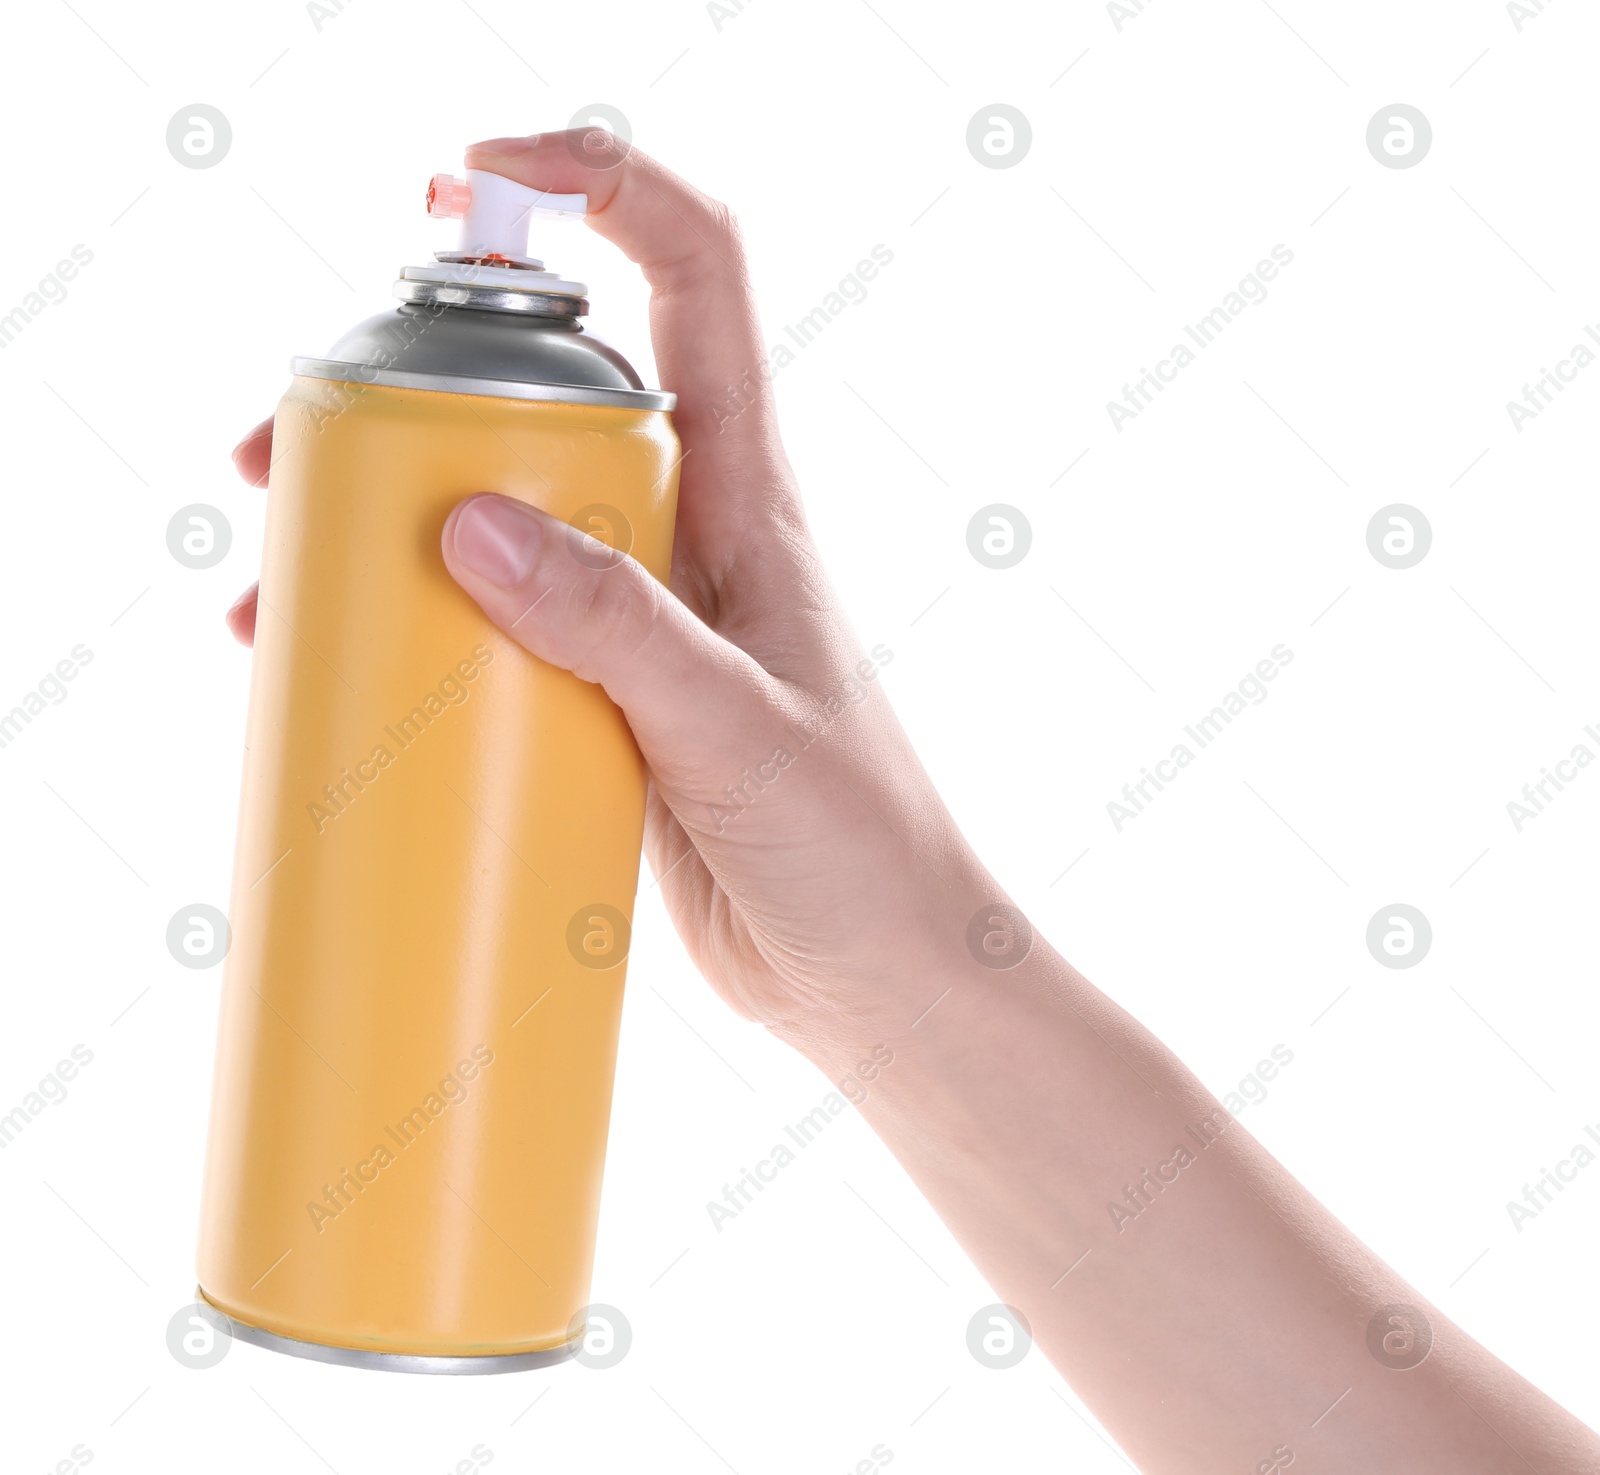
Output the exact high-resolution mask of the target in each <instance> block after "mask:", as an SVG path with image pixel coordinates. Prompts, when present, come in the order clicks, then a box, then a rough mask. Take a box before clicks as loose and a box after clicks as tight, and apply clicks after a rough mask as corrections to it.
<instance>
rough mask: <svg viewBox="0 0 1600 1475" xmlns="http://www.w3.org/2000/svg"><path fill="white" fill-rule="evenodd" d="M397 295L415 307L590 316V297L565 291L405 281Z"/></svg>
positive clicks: (551, 316) (399, 287)
mask: <svg viewBox="0 0 1600 1475" xmlns="http://www.w3.org/2000/svg"><path fill="white" fill-rule="evenodd" d="M394 295H395V296H396V297H398V298H399V299H400V301H402V302H409V303H411V304H413V305H414V306H426V305H427V304H428V303H430V302H440V303H443V304H444V305H445V306H446V307H476V308H479V309H482V310H486V311H489V312H520V313H527V314H528V315H529V316H531V317H541V318H581V317H587V316H588V314H589V299H588V298H587V297H569V296H567V295H566V294H565V293H562V292H524V291H512V290H511V289H509V288H504V287H479V286H473V285H471V284H469V283H459V282H458V283H448V282H408V281H405V280H404V279H402V280H400V281H398V282H396V283H395V284H394Z"/></svg>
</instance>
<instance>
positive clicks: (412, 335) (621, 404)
mask: <svg viewBox="0 0 1600 1475" xmlns="http://www.w3.org/2000/svg"><path fill="white" fill-rule="evenodd" d="M440 260H441V262H442V263H444V265H443V267H442V268H441V267H425V268H416V267H408V268H406V269H405V271H404V272H403V273H402V275H401V277H400V280H399V281H398V282H396V283H395V289H394V290H395V295H396V296H397V297H399V298H400V299H401V305H400V306H399V307H396V308H393V309H391V310H390V311H388V312H381V313H378V314H376V315H375V316H373V317H370V318H368V319H366V321H365V322H361V323H358V324H357V325H356V326H355V327H353V328H352V329H351V330H350V331H349V332H348V333H346V334H345V335H344V336H343V337H342V338H340V339H339V341H338V342H337V343H335V344H334V345H333V347H332V348H330V349H329V350H328V352H327V354H326V356H324V357H321V358H295V359H291V360H290V368H291V370H292V372H293V373H295V374H299V375H304V376H306V377H309V378H313V379H333V380H338V381H340V382H342V383H351V384H386V385H391V386H394V387H396V388H401V389H428V390H434V391H438V392H442V393H447V394H482V395H491V396H495V397H499V398H505V399H522V400H543V401H547V402H555V403H562V404H586V405H612V406H616V407H618V408H623V409H635V410H671V409H673V408H675V407H676V405H677V402H678V397H677V396H676V395H675V394H670V393H667V392H666V391H664V390H654V389H646V388H645V387H644V384H643V381H642V380H641V379H640V378H639V376H638V374H637V373H635V372H634V369H633V367H632V365H630V364H629V363H628V361H627V360H626V359H625V358H623V356H622V355H621V354H620V353H618V352H617V351H616V349H614V348H612V347H611V346H610V345H609V344H607V343H604V342H602V341H601V340H600V339H599V338H596V337H595V336H594V335H593V334H592V333H590V332H588V331H587V330H586V329H585V328H584V326H583V324H582V323H581V322H579V318H580V317H581V316H582V314H583V313H585V312H586V311H587V310H588V306H589V304H588V302H587V301H585V300H584V299H583V297H582V296H581V295H577V294H581V293H582V291H583V290H584V289H583V288H582V286H581V285H579V284H575V283H568V282H564V281H561V280H560V279H559V278H556V277H555V276H554V274H553V273H549V272H545V271H542V270H538V269H534V270H529V271H527V272H526V273H524V272H522V271H520V270H508V269H506V268H504V267H500V266H498V265H490V264H488V263H470V262H463V261H461V260H460V258H445V257H443V256H441V258H440ZM563 288H565V289H568V290H565V291H563V290H562V289H563Z"/></svg>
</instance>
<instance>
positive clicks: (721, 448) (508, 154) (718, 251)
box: [466, 128, 782, 492]
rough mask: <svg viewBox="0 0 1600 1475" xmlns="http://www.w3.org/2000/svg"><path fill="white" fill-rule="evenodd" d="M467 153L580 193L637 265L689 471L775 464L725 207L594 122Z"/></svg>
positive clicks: (744, 276)
mask: <svg viewBox="0 0 1600 1475" xmlns="http://www.w3.org/2000/svg"><path fill="white" fill-rule="evenodd" d="M466 162H467V167H468V168H469V169H485V170H488V171H489V172H490V173H493V174H501V175H504V176H505V177H506V178H508V179H514V180H516V181H517V182H518V183H519V184H525V185H528V186H530V187H531V188H534V189H541V190H548V191H550V192H551V193H554V194H568V193H571V194H580V193H581V194H586V195H587V196H588V197H589V224H590V225H591V226H593V227H594V229H595V230H596V231H598V232H599V233H600V234H601V235H602V236H604V237H605V238H606V239H607V240H609V241H611V242H613V243H614V244H615V245H617V246H618V247H620V248H621V250H622V251H623V253H624V254H625V255H626V256H627V257H628V258H629V259H630V260H632V261H634V262H636V263H637V264H638V265H639V266H640V267H642V268H643V270H644V274H645V279H646V280H647V281H648V282H649V283H650V287H651V298H650V333H651V339H652V341H653V343H654V345H655V353H656V366H657V368H658V369H659V370H660V374H661V382H662V385H663V387H665V388H667V389H670V390H674V391H675V392H676V393H677V394H678V396H679V408H678V410H677V412H676V414H675V415H674V417H673V419H674V423H675V424H676V426H677V428H678V433H679V435H680V437H681V438H682V440H683V443H684V446H685V447H686V449H692V450H693V452H694V458H693V459H694V461H695V462H698V463H699V464H698V465H695V467H694V472H693V473H692V475H693V476H694V477H695V478H696V479H698V478H700V477H704V476H705V475H706V474H707V473H708V471H710V470H711V468H710V467H708V466H707V465H706V464H705V463H706V462H707V461H711V462H724V463H725V465H726V467H727V468H728V469H730V470H731V469H733V468H739V469H740V470H742V472H743V476H742V477H741V478H740V479H741V480H743V479H745V478H747V477H748V473H749V470H750V467H751V464H752V462H751V457H752V453H766V454H767V455H770V454H772V453H776V454H777V456H778V457H779V464H782V460H781V457H782V452H781V449H780V448H779V446H778V438H777V423H776V418H775V416H774V415H773V413H772V392H771V386H770V384H769V382H768V376H767V372H766V362H767V351H766V348H765V347H764V346H763V343H762V339H761V327H760V322H759V320H758V318H757V315H756V308H755V296H754V293H753V291H752V290H751V285H750V277H749V271H748V268H747V266H746V263H745V255H744V248H743V246H742V245H741V243H740V240H739V232H738V228H737V225H736V224H735V222H734V218H733V213H732V212H731V211H730V210H729V209H728V208H727V206H725V205H722V204H719V203H718V202H717V201H716V200H713V199H711V198H710V197H709V196H708V195H705V194H703V193H702V192H701V191H699V190H697V189H695V188H694V186H693V185H691V184H688V183H686V182H685V181H684V180H682V179H679V178H678V176H677V175H676V174H674V173H672V171H671V170H669V169H666V168H663V167H662V166H661V165H660V164H658V163H657V162H656V161H655V160H654V159H652V158H650V157H649V156H648V155H646V154H643V153H641V152H640V151H639V150H638V149H635V148H633V147H632V146H631V145H628V144H624V143H622V142H621V141H619V140H618V139H616V138H614V137H612V135H610V134H609V133H605V132H602V131H599V130H593V129H582V128H578V129H569V130H568V131H566V132H564V133H546V134H536V135H534V136H532V137H530V138H495V139H490V140H489V141H488V142H487V143H476V144H473V145H472V146H471V147H470V148H469V149H468V150H467V160H466ZM690 464H691V463H689V462H686V463H685V465H684V475H685V477H686V478H688V477H690V476H691V472H690ZM751 490H752V492H754V491H755V490H756V489H754V488H752V489H751Z"/></svg>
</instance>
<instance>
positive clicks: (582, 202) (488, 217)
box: [428, 169, 589, 261]
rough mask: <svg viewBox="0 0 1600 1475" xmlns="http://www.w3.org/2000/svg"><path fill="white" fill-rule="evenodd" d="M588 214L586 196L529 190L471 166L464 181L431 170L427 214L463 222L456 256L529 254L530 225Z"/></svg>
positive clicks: (515, 256) (516, 257) (521, 257)
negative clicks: (535, 220) (539, 220)
mask: <svg viewBox="0 0 1600 1475" xmlns="http://www.w3.org/2000/svg"><path fill="white" fill-rule="evenodd" d="M588 212H589V197H588V196H587V195H554V194H550V193H549V192H547V191H545V190H537V189H530V188H529V187H528V186H527V185H525V184H518V183H517V182H516V181H515V180H514V179H507V178H506V177H505V176H504V175H502V174H491V173H489V172H488V171H487V170H485V169H469V170H467V177H466V178H465V179H456V178H454V177H453V176H451V175H449V174H435V175H434V176H433V178H432V179H431V180H430V181H429V183H428V214H429V215H432V216H435V217H438V218H441V219H458V220H460V221H461V245H460V247H459V254H460V255H462V256H466V257H476V258H495V257H499V258H504V259H505V260H508V261H523V260H526V259H527V258H528V226H529V224H530V223H531V222H532V220H533V218H534V217H535V216H538V217H539V218H540V219H543V220H582V219H583V217H584V216H585V215H587V214H588Z"/></svg>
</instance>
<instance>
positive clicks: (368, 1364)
mask: <svg viewBox="0 0 1600 1475" xmlns="http://www.w3.org/2000/svg"><path fill="white" fill-rule="evenodd" d="M195 1305H196V1307H197V1309H198V1310H199V1312H200V1315H201V1316H203V1317H204V1318H205V1319H206V1320H207V1321H209V1322H210V1323H211V1324H212V1326H214V1327H216V1329H217V1330H218V1331H220V1332H222V1333H224V1334H225V1335H227V1336H230V1337H232V1338H233V1339H234V1340H235V1341H236V1342H249V1343H250V1344H251V1345H253V1346H256V1347H264V1348H266V1349H267V1351H269V1352H283V1353H287V1354H288V1355H289V1356H290V1357H304V1358H306V1359H308V1360H309V1361H312V1362H331V1363H334V1364H337V1365H338V1366H340V1367H364V1368H371V1369H373V1370H374V1371H379V1372H391V1373H432V1374H435V1375H441V1374H442V1375H445V1376H457V1377H460V1376H472V1375H474V1374H485V1373H520V1372H526V1371H528V1370H530V1369H533V1368H541V1367H553V1366H554V1365H555V1364H556V1363H558V1362H565V1361H567V1359H568V1358H570V1357H572V1356H573V1355H574V1354H576V1353H577V1352H578V1351H579V1350H580V1349H581V1348H582V1346H583V1335H582V1333H580V1334H579V1335H578V1336H577V1337H574V1338H569V1339H568V1340H567V1341H565V1342H560V1343H558V1344H557V1345H556V1346H554V1347H546V1348H542V1349H540V1350H538V1351H534V1352H489V1353H484V1354H482V1355H480V1356H473V1357H434V1356H427V1355H423V1354H419V1353H410V1352H371V1351H368V1350H367V1349H365V1348H360V1347H336V1346H334V1345H333V1344H332V1343H331V1342H308V1341H305V1340H304V1339H302V1338H300V1337H285V1336H283V1335H281V1334H280V1333H278V1332H269V1331H267V1330H266V1328H264V1327H258V1326H251V1325H250V1323H249V1322H246V1321H239V1320H237V1319H236V1318H234V1317H231V1316H229V1315H228V1314H227V1313H226V1312H225V1311H223V1310H221V1308H219V1307H217V1306H214V1305H213V1304H212V1303H211V1302H210V1301H208V1300H207V1299H206V1295H205V1292H204V1291H203V1290H201V1289H200V1288H199V1287H198V1286H196V1287H195Z"/></svg>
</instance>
